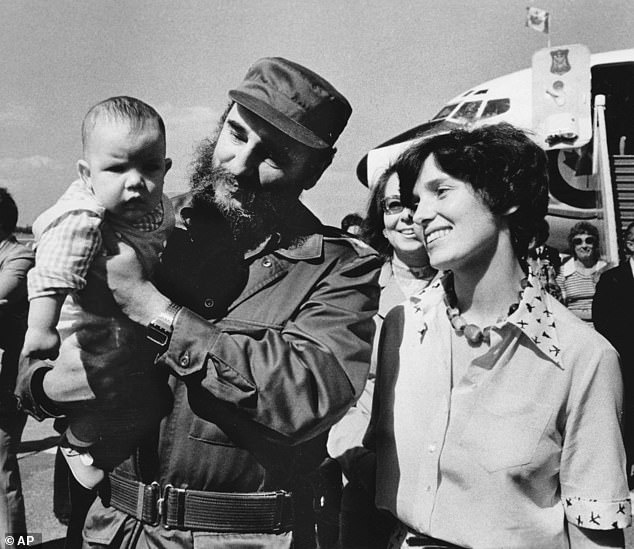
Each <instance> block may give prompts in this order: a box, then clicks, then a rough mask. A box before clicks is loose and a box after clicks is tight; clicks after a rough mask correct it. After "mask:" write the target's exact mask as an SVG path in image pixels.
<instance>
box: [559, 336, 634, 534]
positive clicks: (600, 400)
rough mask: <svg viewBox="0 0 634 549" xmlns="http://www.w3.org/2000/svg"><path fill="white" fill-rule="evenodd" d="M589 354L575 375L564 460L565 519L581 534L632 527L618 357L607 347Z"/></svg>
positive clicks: (562, 474)
mask: <svg viewBox="0 0 634 549" xmlns="http://www.w3.org/2000/svg"><path fill="white" fill-rule="evenodd" d="M597 347H599V349H598V350H596V351H594V352H592V351H587V352H586V353H585V356H583V357H582V358H581V360H584V361H586V362H587V363H586V364H575V365H572V366H569V367H573V368H578V370H579V374H578V375H577V374H576V372H573V379H572V386H571V391H570V397H569V402H568V406H567V417H566V423H565V430H564V442H563V448H562V456H561V470H560V482H561V499H562V503H563V506H564V511H565V514H566V519H567V520H568V521H569V522H571V523H573V524H575V525H576V526H579V527H581V528H587V529H593V530H609V529H613V528H625V527H627V526H629V525H630V524H631V504H630V500H629V493H628V488H627V480H626V476H625V451H624V448H623V438H622V433H621V415H622V399H623V385H622V381H621V372H620V369H619V362H618V357H617V354H616V352H615V351H614V349H613V348H611V347H609V346H608V345H607V343H605V344H603V345H598V346H597Z"/></svg>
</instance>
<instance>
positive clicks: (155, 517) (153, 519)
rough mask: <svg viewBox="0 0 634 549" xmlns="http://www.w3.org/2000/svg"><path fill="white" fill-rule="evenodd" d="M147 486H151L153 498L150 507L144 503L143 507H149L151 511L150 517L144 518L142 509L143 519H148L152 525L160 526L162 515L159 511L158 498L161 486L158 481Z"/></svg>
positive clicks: (151, 496) (150, 493) (150, 492)
mask: <svg viewBox="0 0 634 549" xmlns="http://www.w3.org/2000/svg"><path fill="white" fill-rule="evenodd" d="M147 488H149V496H150V498H151V499H150V505H149V507H146V506H145V504H143V505H142V509H147V510H148V512H149V513H150V516H149V517H148V519H144V517H143V514H144V512H143V511H142V516H141V520H147V521H148V523H149V524H151V525H152V526H158V524H159V523H160V516H159V514H158V513H157V507H156V501H157V499H158V496H159V494H160V493H161V487H160V486H159V483H158V482H156V481H154V482H153V483H152V484H150V485H149V486H147ZM144 497H145V496H144Z"/></svg>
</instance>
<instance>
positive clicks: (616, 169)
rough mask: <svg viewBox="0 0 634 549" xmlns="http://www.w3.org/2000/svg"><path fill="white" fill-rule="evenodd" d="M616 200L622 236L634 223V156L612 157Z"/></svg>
mask: <svg viewBox="0 0 634 549" xmlns="http://www.w3.org/2000/svg"><path fill="white" fill-rule="evenodd" d="M612 169H613V177H614V179H613V181H614V198H615V202H616V210H617V219H618V223H619V226H620V228H621V234H622V233H623V230H624V229H625V227H627V226H628V225H629V224H630V223H631V222H633V221H634V155H632V154H619V155H614V156H613V157H612Z"/></svg>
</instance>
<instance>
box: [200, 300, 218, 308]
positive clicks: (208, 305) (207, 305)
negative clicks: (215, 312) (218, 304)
mask: <svg viewBox="0 0 634 549" xmlns="http://www.w3.org/2000/svg"><path fill="white" fill-rule="evenodd" d="M203 305H204V306H205V308H206V309H211V308H212V307H213V306H214V305H215V302H214V300H213V299H211V298H210V297H208V298H207V299H205V301H204V302H203Z"/></svg>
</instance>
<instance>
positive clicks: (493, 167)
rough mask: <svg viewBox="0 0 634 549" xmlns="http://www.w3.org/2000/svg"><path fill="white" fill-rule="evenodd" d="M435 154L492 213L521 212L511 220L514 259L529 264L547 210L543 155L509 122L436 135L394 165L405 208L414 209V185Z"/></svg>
mask: <svg viewBox="0 0 634 549" xmlns="http://www.w3.org/2000/svg"><path fill="white" fill-rule="evenodd" d="M432 154H433V155H434V158H435V160H436V163H437V164H438V167H439V168H440V169H441V170H442V171H443V172H445V173H446V174H448V175H450V176H451V177H454V178H456V179H459V180H461V181H465V182H466V183H469V185H471V187H472V188H473V189H474V191H475V192H476V193H477V194H478V195H479V196H480V197H481V198H482V200H483V201H484V203H485V204H486V205H487V207H488V208H489V209H490V210H491V212H492V213H493V214H495V215H504V214H505V213H506V212H507V211H508V210H509V209H510V208H513V207H515V208H517V209H516V210H515V211H514V212H513V213H511V214H509V215H508V217H507V219H508V224H509V228H510V230H511V237H512V240H513V250H514V251H515V255H516V256H517V257H518V258H520V259H524V258H525V257H526V253H527V250H528V246H529V243H530V242H531V240H532V238H533V237H534V236H535V235H536V234H537V233H538V231H539V229H540V227H541V226H542V222H543V219H544V217H545V216H546V211H547V207H548V170H547V168H548V165H547V159H546V154H545V153H544V151H543V150H542V149H541V148H540V147H539V146H538V145H537V144H536V143H535V142H533V141H532V140H531V139H530V138H529V137H528V135H526V133H525V132H523V131H522V130H520V129H518V128H515V127H514V126H512V125H511V124H508V123H505V122H504V123H500V124H492V125H487V126H481V127H478V128H475V129H455V130H452V131H450V132H445V133H440V134H436V135H432V136H430V137H428V138H425V139H423V140H422V141H420V142H418V143H416V144H414V145H412V146H411V147H410V148H409V149H407V150H406V151H405V152H404V153H403V154H402V155H401V156H400V157H399V159H398V160H397V161H396V163H395V165H394V167H395V169H396V173H397V174H398V176H399V181H400V185H401V199H402V200H403V202H404V204H406V205H409V206H412V203H413V200H412V192H413V189H414V185H415V183H416V181H417V179H418V176H419V174H420V171H421V169H422V167H423V163H424V162H425V160H426V159H427V158H428V157H429V156H430V155H432Z"/></svg>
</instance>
